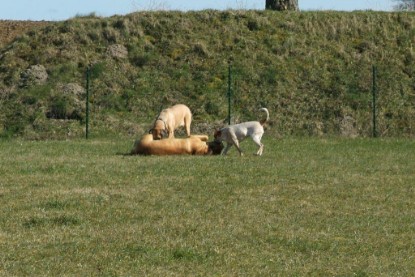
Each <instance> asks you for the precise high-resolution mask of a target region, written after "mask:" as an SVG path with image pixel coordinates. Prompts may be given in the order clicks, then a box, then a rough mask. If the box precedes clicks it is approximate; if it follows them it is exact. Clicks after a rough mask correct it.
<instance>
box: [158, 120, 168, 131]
mask: <svg viewBox="0 0 415 277" xmlns="http://www.w3.org/2000/svg"><path fill="white" fill-rule="evenodd" d="M157 120H160V121H161V122H163V124H164V129H166V130H168V129H167V123H166V121H164V120H163V119H161V118H160V117H159V118H157V119H156V121H157Z"/></svg>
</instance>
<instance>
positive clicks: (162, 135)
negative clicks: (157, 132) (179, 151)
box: [161, 130, 169, 138]
mask: <svg viewBox="0 0 415 277" xmlns="http://www.w3.org/2000/svg"><path fill="white" fill-rule="evenodd" d="M168 136H169V134H168V132H167V131H166V130H162V131H161V137H162V138H167V137H168Z"/></svg>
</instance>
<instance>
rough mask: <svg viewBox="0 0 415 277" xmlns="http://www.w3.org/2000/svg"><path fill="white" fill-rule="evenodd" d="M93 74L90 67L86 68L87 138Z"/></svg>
mask: <svg viewBox="0 0 415 277" xmlns="http://www.w3.org/2000/svg"><path fill="white" fill-rule="evenodd" d="M90 73H91V68H90V66H89V65H88V67H87V68H86V115H85V117H86V119H85V138H86V139H88V137H89V77H90Z"/></svg>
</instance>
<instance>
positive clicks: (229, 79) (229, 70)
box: [228, 60, 232, 125]
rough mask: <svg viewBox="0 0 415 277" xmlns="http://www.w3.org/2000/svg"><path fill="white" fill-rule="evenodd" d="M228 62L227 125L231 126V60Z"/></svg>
mask: <svg viewBox="0 0 415 277" xmlns="http://www.w3.org/2000/svg"><path fill="white" fill-rule="evenodd" d="M228 62H229V67H228V124H229V125H231V98H232V62H231V60H229V61H228Z"/></svg>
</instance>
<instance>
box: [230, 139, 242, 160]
mask: <svg viewBox="0 0 415 277" xmlns="http://www.w3.org/2000/svg"><path fill="white" fill-rule="evenodd" d="M232 142H233V144H235V147H236V149H238V151H239V156H243V155H244V154H243V153H242V149H241V147H240V146H239V141H238V139H237V138H236V136H234V135H233V136H232Z"/></svg>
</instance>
